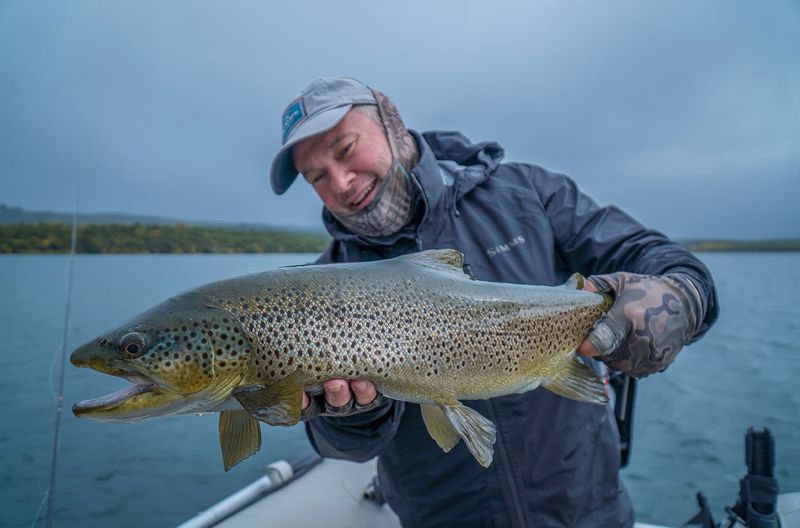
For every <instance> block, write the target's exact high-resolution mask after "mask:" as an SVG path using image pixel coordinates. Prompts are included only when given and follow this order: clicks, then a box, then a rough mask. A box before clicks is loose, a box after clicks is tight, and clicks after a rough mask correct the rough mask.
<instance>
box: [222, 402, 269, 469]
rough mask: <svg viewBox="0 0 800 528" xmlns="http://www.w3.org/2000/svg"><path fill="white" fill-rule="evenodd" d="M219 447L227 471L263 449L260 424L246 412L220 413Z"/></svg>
mask: <svg viewBox="0 0 800 528" xmlns="http://www.w3.org/2000/svg"><path fill="white" fill-rule="evenodd" d="M219 445H220V448H221V449H222V463H223V465H224V466H225V471H228V470H229V469H230V468H232V467H233V466H235V465H236V464H238V463H239V462H241V461H242V460H244V459H245V458H247V457H249V456H250V455H252V454H253V453H255V452H256V451H258V450H259V448H260V447H261V429H259V427H258V422H257V421H256V420H255V419H254V418H253V417H252V416H250V415H249V414H248V413H247V412H245V411H222V412H221V413H219Z"/></svg>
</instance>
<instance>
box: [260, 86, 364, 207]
mask: <svg viewBox="0 0 800 528" xmlns="http://www.w3.org/2000/svg"><path fill="white" fill-rule="evenodd" d="M365 104H366V105H377V104H378V102H377V101H376V100H375V95H374V94H373V93H372V90H371V89H370V88H369V86H367V85H366V84H364V83H362V82H361V81H358V80H356V79H351V78H349V77H323V78H321V79H317V80H316V81H314V82H312V83H311V84H309V85H308V87H306V89H305V90H303V91H302V92H301V93H300V95H299V96H297V97H296V98H295V99H293V100H292V102H291V103H289V105H288V106H287V107H286V110H284V111H283V118H282V125H283V140H282V144H283V146H282V147H281V149H280V150H279V151H278V153H277V154H276V155H275V159H273V160H272V167H271V169H270V174H269V181H270V183H271V184H272V190H273V191H274V192H275V194H283V193H285V192H286V190H287V189H288V188H289V186H290V185H291V184H292V182H293V181H294V180H295V178H297V168H295V166H294V160H292V147H293V146H294V145H295V144H297V143H298V142H300V141H302V140H304V139H306V138H309V137H311V136H316V135H317V134H321V133H323V132H326V131H328V130H330V129H331V128H333V127H335V126H336V125H337V124H339V121H341V120H342V118H344V116H345V115H346V114H347V112H348V111H350V109H351V108H352V107H353V105H365Z"/></svg>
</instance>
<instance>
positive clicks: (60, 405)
mask: <svg viewBox="0 0 800 528" xmlns="http://www.w3.org/2000/svg"><path fill="white" fill-rule="evenodd" d="M79 198H80V195H79V194H76V196H75V212H74V213H73V215H72V242H71V246H70V254H69V262H68V264H67V299H66V308H65V310H64V332H63V334H62V336H61V368H60V371H59V376H58V396H57V398H56V426H55V433H54V436H53V460H52V463H51V465H50V486H49V488H48V491H47V514H46V517H45V519H46V521H45V526H46V527H47V528H51V527H52V526H53V497H54V496H55V490H56V468H57V467H58V451H59V447H60V443H61V414H62V411H63V410H64V370H65V365H66V358H67V337H68V334H69V314H70V307H71V306H72V270H73V268H74V265H75V246H76V242H77V239H78V203H79ZM34 522H35V521H34Z"/></svg>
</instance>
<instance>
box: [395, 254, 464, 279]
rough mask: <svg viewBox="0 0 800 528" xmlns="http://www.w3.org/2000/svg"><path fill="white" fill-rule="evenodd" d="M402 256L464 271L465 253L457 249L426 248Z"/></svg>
mask: <svg viewBox="0 0 800 528" xmlns="http://www.w3.org/2000/svg"><path fill="white" fill-rule="evenodd" d="M401 258H408V259H412V260H418V261H420V262H422V263H427V264H434V265H436V266H441V265H442V264H444V265H446V266H449V267H451V268H453V269H454V270H458V271H459V272H460V273H463V272H464V254H463V253H461V252H460V251H457V250H455V249H426V250H425V251H420V252H419V253H411V254H410V255H404V256H403V257H401Z"/></svg>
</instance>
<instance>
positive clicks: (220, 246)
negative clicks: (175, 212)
mask: <svg viewBox="0 0 800 528" xmlns="http://www.w3.org/2000/svg"><path fill="white" fill-rule="evenodd" d="M329 240H330V239H329V237H328V236H327V235H324V234H316V233H305V232H294V231H279V230H267V229H250V228H241V229H231V228H216V227H200V226H193V225H188V224H176V225H151V224H132V225H119V224H82V225H79V226H78V232H77V241H76V251H77V252H78V253H318V252H321V251H322V250H324V249H325V246H326V245H327V244H328V241H329ZM71 241H72V226H70V225H68V224H64V223H57V222H47V223H20V224H6V225H0V253H69V251H70V246H71Z"/></svg>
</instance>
